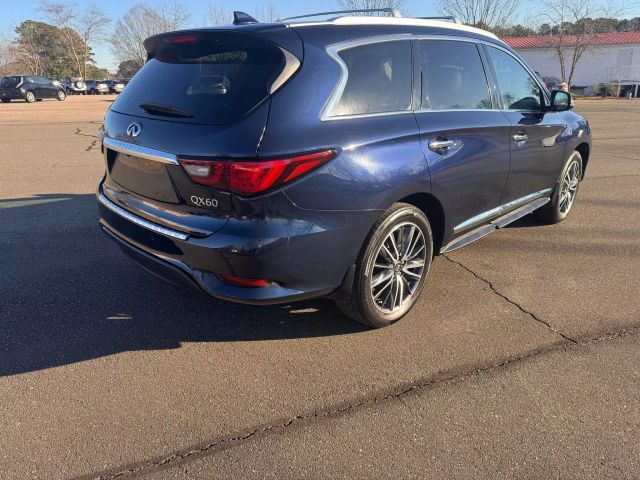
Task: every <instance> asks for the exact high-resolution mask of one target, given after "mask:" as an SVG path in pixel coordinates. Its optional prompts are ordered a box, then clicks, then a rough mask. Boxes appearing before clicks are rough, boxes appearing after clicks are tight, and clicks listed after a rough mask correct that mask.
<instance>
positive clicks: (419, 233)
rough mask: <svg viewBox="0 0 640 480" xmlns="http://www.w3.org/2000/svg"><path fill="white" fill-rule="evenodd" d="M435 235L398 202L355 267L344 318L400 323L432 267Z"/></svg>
mask: <svg viewBox="0 0 640 480" xmlns="http://www.w3.org/2000/svg"><path fill="white" fill-rule="evenodd" d="M432 256H433V235H432V233H431V226H430V225H429V220H428V219H427V217H426V216H425V215H424V213H423V212H422V211H421V210H420V209H418V208H416V207H414V206H413V205H409V204H406V203H396V204H394V205H392V206H391V207H390V208H389V209H388V210H387V211H386V212H384V213H383V214H382V216H381V217H380V219H379V220H378V221H377V222H376V224H375V225H374V227H373V229H372V230H371V233H370V234H369V237H368V239H367V241H366V242H365V245H364V246H363V250H362V252H361V253H360V255H359V257H358V260H357V262H356V270H355V277H354V283H353V288H352V291H351V295H350V296H349V297H348V298H342V299H339V300H337V302H336V303H337V304H338V307H339V308H340V309H341V310H342V311H343V313H345V314H346V315H348V316H350V317H352V318H353V319H355V320H357V321H359V322H361V323H364V324H365V325H368V326H371V327H376V328H377V327H385V326H387V325H390V324H392V323H394V322H396V321H397V320H399V319H400V318H402V317H403V316H404V315H405V314H406V313H407V312H408V311H409V310H411V308H412V307H413V305H414V304H415V303H416V301H417V300H418V297H419V296H420V293H421V292H422V289H423V288H424V283H425V279H426V277H427V274H428V272H429V267H430V266H431V258H432Z"/></svg>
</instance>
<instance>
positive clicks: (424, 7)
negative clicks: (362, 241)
mask: <svg viewBox="0 0 640 480" xmlns="http://www.w3.org/2000/svg"><path fill="white" fill-rule="evenodd" d="M67 1H69V0H67ZM525 1H526V0H525ZM5 2H6V5H4V6H5V8H2V9H1V11H2V14H0V32H1V33H4V34H7V35H9V34H11V33H12V30H13V29H14V28H15V27H16V26H17V25H19V24H20V22H22V21H23V20H27V19H34V20H42V18H40V14H39V13H38V10H37V7H38V0H20V1H17V2H16V1H10V0H0V6H1V5H3V4H5ZM534 2H535V0H533V2H531V3H530V4H534ZM76 3H77V4H78V5H83V4H85V3H86V2H83V1H80V2H76ZM137 3H141V2H140V1H137V0H106V1H103V2H97V4H98V5H100V6H101V7H102V8H103V10H104V11H105V13H107V15H109V16H110V17H111V18H112V19H114V20H116V19H118V18H120V17H121V16H122V15H124V14H125V13H126V12H127V10H128V9H129V8H131V7H132V6H133V5H135V4H137ZM148 3H153V0H150V1H149V2H148ZM183 3H184V4H185V5H187V6H188V8H189V10H190V12H191V15H192V24H193V25H191V26H197V27H202V26H205V17H206V14H207V10H208V5H209V3H210V1H209V0H184V1H183ZM212 3H215V4H217V5H219V6H221V7H223V8H224V9H226V10H229V11H231V10H241V11H245V12H247V13H249V14H252V13H254V12H255V11H256V9H257V7H258V6H259V5H261V4H262V3H263V2H262V0H234V1H228V0H227V1H224V0H221V1H218V2H215V1H214V2H212ZM273 3H274V4H275V5H276V7H277V8H278V11H279V13H280V14H281V15H282V16H290V15H302V14H304V13H312V12H320V11H326V10H335V9H337V8H338V2H337V0H335V1H334V0H324V1H300V0H273ZM406 4H407V10H408V14H410V15H413V16H416V17H418V16H420V17H424V16H433V15H438V14H439V12H438V9H437V6H436V5H437V0H407V2H406ZM524 5H525V6H524V7H523V8H522V10H523V12H522V16H523V18H526V17H527V16H529V15H527V13H529V14H533V13H539V12H538V11H537V10H536V11H535V12H533V11H532V8H531V7H528V6H527V5H529V4H526V3H525V4H524ZM6 7H9V8H6ZM634 16H640V5H638V6H636V7H634V8H633V9H629V11H628V12H625V15H624V17H625V18H630V17H634ZM94 51H95V53H96V60H97V62H98V66H100V67H104V68H108V69H110V70H115V69H116V67H117V64H116V63H115V62H114V60H113V58H112V56H111V53H110V52H109V46H108V44H106V42H103V43H102V44H101V45H97V46H94Z"/></svg>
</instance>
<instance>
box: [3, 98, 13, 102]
mask: <svg viewBox="0 0 640 480" xmlns="http://www.w3.org/2000/svg"><path fill="white" fill-rule="evenodd" d="M10 101H11V99H10V98H2V99H0V102H2V103H9V102H10Z"/></svg>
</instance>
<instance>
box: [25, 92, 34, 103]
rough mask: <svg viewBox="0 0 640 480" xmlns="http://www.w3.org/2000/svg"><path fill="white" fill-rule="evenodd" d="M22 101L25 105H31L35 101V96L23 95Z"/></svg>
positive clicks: (28, 93) (30, 93)
mask: <svg viewBox="0 0 640 480" xmlns="http://www.w3.org/2000/svg"><path fill="white" fill-rule="evenodd" d="M24 100H25V101H26V102H27V103H33V102H35V101H36V96H35V95H34V94H33V92H27V93H25V94H24Z"/></svg>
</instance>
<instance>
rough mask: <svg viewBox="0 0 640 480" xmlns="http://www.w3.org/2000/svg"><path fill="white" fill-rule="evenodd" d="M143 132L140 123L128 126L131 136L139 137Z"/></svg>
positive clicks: (128, 133)
mask: <svg viewBox="0 0 640 480" xmlns="http://www.w3.org/2000/svg"><path fill="white" fill-rule="evenodd" d="M140 132H142V127H141V126H140V124H139V123H132V124H131V125H129V126H128V127H127V135H129V136H130V137H137V136H138V135H140Z"/></svg>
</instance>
